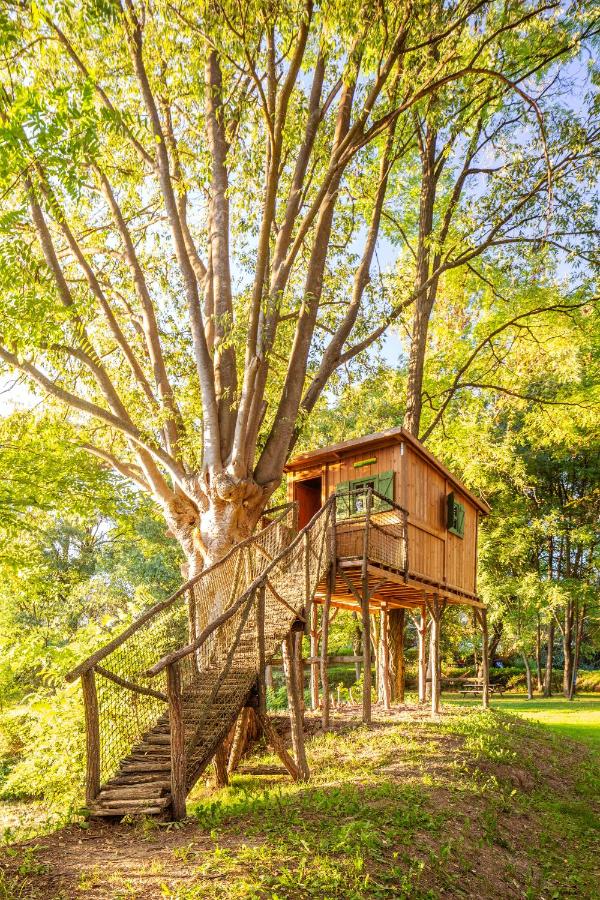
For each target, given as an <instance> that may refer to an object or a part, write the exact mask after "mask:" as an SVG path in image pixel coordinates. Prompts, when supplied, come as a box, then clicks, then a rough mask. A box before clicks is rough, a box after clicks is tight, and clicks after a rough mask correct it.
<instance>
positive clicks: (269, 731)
mask: <svg viewBox="0 0 600 900" xmlns="http://www.w3.org/2000/svg"><path fill="white" fill-rule="evenodd" d="M256 715H257V716H258V721H259V723H260V725H261V727H262V730H263V731H264V733H265V738H266V739H267V743H268V744H269V746H271V747H272V748H273V750H274V751H275V753H276V754H277V756H278V757H279V759H280V760H281V761H282V763H283V765H284V766H285V768H286V769H287V771H288V772H289V773H290V775H291V776H292V778H293V779H294V781H302V780H303V778H302V773H301V772H300V769H299V768H298V766H297V765H296V763H295V762H294V760H293V759H292V757H291V756H290V754H289V753H288V752H287V750H286V749H285V745H284V743H283V741H282V739H281V738H280V736H279V734H278V733H277V731H276V730H275V728H274V727H273V724H272V722H271V720H270V719H269V716H268V715H267V713H265V712H261V710H260V709H259V710H257V712H256Z"/></svg>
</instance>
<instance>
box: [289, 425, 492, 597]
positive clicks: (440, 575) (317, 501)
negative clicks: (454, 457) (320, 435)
mask: <svg viewBox="0 0 600 900" xmlns="http://www.w3.org/2000/svg"><path fill="white" fill-rule="evenodd" d="M286 473H287V484H288V499H289V500H293V501H295V502H297V503H298V525H299V527H300V528H302V527H303V526H304V525H306V523H307V522H308V521H309V520H310V518H311V517H312V516H313V515H314V513H315V512H316V511H317V510H318V509H319V508H320V507H321V505H322V504H323V503H324V502H325V500H326V499H327V497H329V496H330V494H332V493H334V492H335V493H337V494H338V496H339V500H338V503H337V509H336V531H337V548H336V553H337V557H338V559H339V565H340V566H341V567H342V568H344V567H346V568H348V569H352V565H351V563H352V560H358V559H359V558H360V557H361V556H362V552H363V547H362V542H363V532H364V491H365V489H366V488H368V487H369V486H371V488H372V489H373V491H374V492H376V493H377V494H379V495H380V497H385V498H388V499H389V501H390V504H389V506H388V507H387V509H386V504H385V502H384V501H383V500H381V499H378V500H377V502H376V503H374V504H373V512H372V516H373V521H374V524H377V521H378V520H379V521H380V526H381V527H382V528H383V529H386V530H387V531H388V532H393V533H394V534H395V535H396V544H397V546H396V547H395V548H394V547H392V541H391V540H389V541H386V539H385V535H384V534H383V533H382V532H379V534H377V532H376V534H375V540H374V550H373V551H372V552H373V553H374V554H375V556H374V558H370V560H369V563H370V565H371V568H373V569H377V568H380V569H381V572H382V573H383V572H387V573H388V574H389V576H390V579H391V582H390V583H391V584H394V585H395V588H394V589H392V588H391V587H389V586H387V587H385V588H382V589H380V591H379V592H376V594H375V595H374V596H373V597H372V598H371V600H372V603H373V604H375V605H376V604H377V599H378V598H379V599H383V598H384V597H385V599H386V600H388V602H389V603H390V604H391V605H406V606H408V605H413V604H414V603H420V602H422V595H423V593H426V594H432V593H437V594H438V595H439V597H440V599H442V600H444V601H446V602H447V603H450V604H452V603H454V604H466V605H470V606H481V602H480V600H479V597H478V596H477V526H478V522H479V517H480V516H482V515H483V516H484V515H487V513H488V512H489V506H488V505H487V503H485V502H484V501H483V500H481V499H480V498H479V497H477V496H476V495H475V494H473V493H472V492H471V491H470V490H469V489H468V488H467V487H465V485H464V484H463V483H462V482H461V481H460V480H459V479H458V478H457V477H456V476H455V475H453V474H452V473H451V472H450V471H449V470H448V469H447V468H446V467H445V466H444V465H443V464H442V463H441V462H439V460H437V459H436V458H435V457H434V456H433V454H432V453H430V452H429V451H428V450H426V449H425V447H424V446H423V445H422V444H421V443H420V442H419V441H418V440H417V439H416V438H414V437H413V436H412V435H411V434H409V433H408V432H407V431H405V430H404V429H403V428H391V429H389V430H388V431H383V432H380V433H378V434H370V435H367V436H365V437H360V438H354V439H352V440H349V441H344V442H343V443H340V444H332V445H331V446H329V447H324V448H323V449H322V450H312V451H310V452H307V453H302V454H299V455H298V456H296V457H294V458H293V459H292V460H290V462H289V463H288V464H287V466H286ZM392 504H394V505H393V506H392ZM394 518H396V519H397V520H398V522H397V528H396V530H395V531H394V529H393V525H392V520H393V519H394ZM403 518H404V522H403V521H402V519H403ZM378 539H379V540H378ZM378 550H379V553H377V551H378ZM377 556H379V557H380V559H378V558H377ZM394 575H396V576H400V580H398V579H397V578H393V576H394ZM344 595H346V591H342V592H341V596H339V595H338V592H337V591H336V597H332V602H333V603H334V604H335V602H336V599H339V600H342V597H343V596H344Z"/></svg>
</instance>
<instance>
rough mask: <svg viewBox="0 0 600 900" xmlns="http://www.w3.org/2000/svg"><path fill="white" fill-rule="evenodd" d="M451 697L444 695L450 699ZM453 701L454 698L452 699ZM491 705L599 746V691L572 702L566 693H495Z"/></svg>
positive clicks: (463, 701)
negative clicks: (559, 694) (567, 698)
mask: <svg viewBox="0 0 600 900" xmlns="http://www.w3.org/2000/svg"><path fill="white" fill-rule="evenodd" d="M448 700H450V698H448V697H445V698H444V701H445V702H447V701H448ZM450 702H452V700H450ZM466 704H467V705H470V706H480V705H481V704H480V701H477V700H467V701H465V700H461V701H460V705H466ZM492 708H493V709H498V710H502V711H503V712H511V713H518V714H519V715H520V716H524V717H525V718H526V719H533V720H534V721H536V722H541V724H542V725H546V726H548V727H549V728H551V729H552V731H554V732H555V733H557V734H561V735H563V736H564V737H568V738H573V739H574V740H578V741H586V742H587V743H589V744H591V745H592V746H593V747H595V748H596V749H597V750H600V695H598V694H583V695H577V696H576V697H575V699H574V700H572V701H571V702H569V701H566V700H565V699H564V697H549V698H544V697H534V699H533V700H527V699H526V698H524V697H523V696H511V695H510V694H505V695H504V696H502V697H498V696H495V697H494V696H493V697H492Z"/></svg>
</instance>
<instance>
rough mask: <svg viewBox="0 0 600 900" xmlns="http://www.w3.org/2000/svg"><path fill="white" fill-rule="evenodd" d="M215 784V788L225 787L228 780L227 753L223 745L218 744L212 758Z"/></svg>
mask: <svg viewBox="0 0 600 900" xmlns="http://www.w3.org/2000/svg"><path fill="white" fill-rule="evenodd" d="M214 768H215V783H216V785H217V787H219V788H221V787H227V785H228V784H229V778H228V776H227V751H226V749H225V744H224V743H223V744H219V746H218V748H217V752H216V753H215V758H214Z"/></svg>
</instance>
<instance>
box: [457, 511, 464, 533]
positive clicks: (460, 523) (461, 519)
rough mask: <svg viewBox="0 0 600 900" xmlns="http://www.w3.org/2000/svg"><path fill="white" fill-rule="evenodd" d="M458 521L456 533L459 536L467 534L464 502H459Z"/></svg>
mask: <svg viewBox="0 0 600 900" xmlns="http://www.w3.org/2000/svg"><path fill="white" fill-rule="evenodd" d="M456 506H457V517H456V518H457V522H456V533H457V534H458V536H459V537H464V536H465V508H464V506H463V505H462V503H457V504H456Z"/></svg>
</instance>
